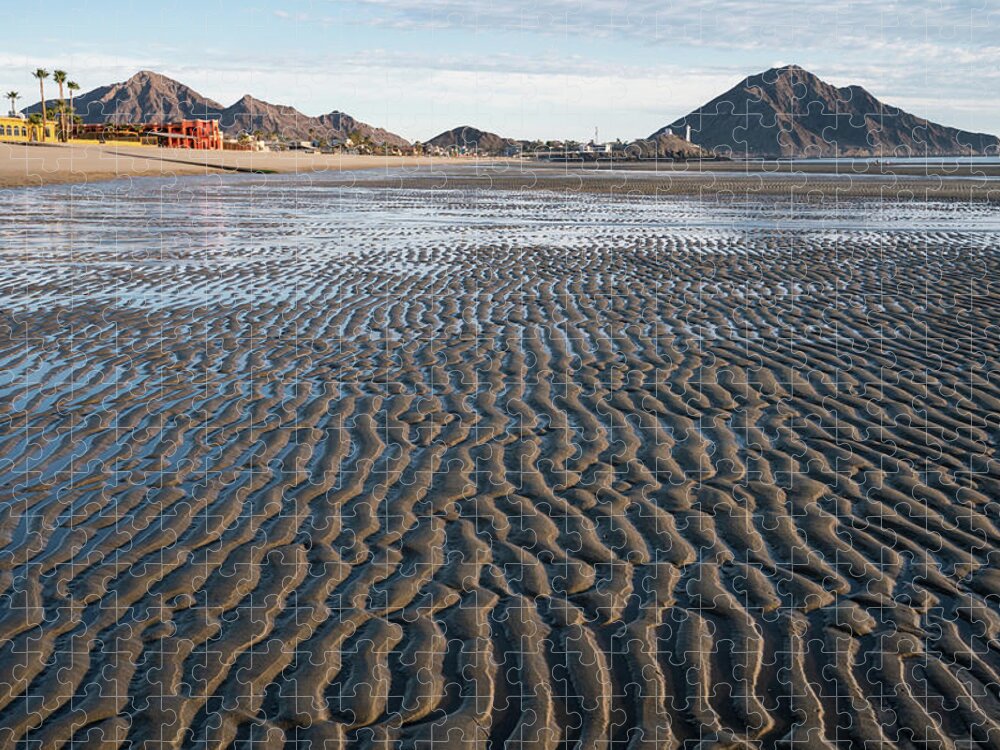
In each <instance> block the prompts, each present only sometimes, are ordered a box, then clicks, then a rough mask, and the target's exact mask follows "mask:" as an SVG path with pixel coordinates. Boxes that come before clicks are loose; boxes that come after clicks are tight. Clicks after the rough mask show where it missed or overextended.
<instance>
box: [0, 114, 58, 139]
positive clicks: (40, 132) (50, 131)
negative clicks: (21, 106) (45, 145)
mask: <svg viewBox="0 0 1000 750" xmlns="http://www.w3.org/2000/svg"><path fill="white" fill-rule="evenodd" d="M55 139H56V123H55V122H54V121H53V120H49V121H47V122H46V123H45V128H44V129H43V128H42V124H41V123H40V122H39V123H33V122H31V120H29V119H28V118H26V117H25V116H24V115H21V114H16V115H13V116H8V117H0V141H5V142H11V143H42V142H44V141H54V140H55Z"/></svg>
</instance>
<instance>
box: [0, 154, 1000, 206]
mask: <svg viewBox="0 0 1000 750" xmlns="http://www.w3.org/2000/svg"><path fill="white" fill-rule="evenodd" d="M254 173H256V174H258V175H261V176H262V177H263V178H265V179H266V176H267V175H272V174H273V175H299V176H305V177H309V178H310V179H315V180H318V181H323V182H324V183H328V184H330V185H334V184H339V185H343V186H350V185H354V184H357V183H358V182H359V181H363V183H364V184H365V185H368V186H371V187H407V188H413V189H440V188H445V187H451V188H460V189H468V190H510V191H523V190H551V191H557V192H567V191H568V192H590V193H599V194H605V195H628V194H641V195H649V196H657V195H663V196H667V195H687V196H702V195H704V196H740V195H743V196H750V197H753V196H779V197H780V196H788V197H792V198H794V199H802V200H808V199H839V198H874V199H880V200H881V199H886V200H952V201H956V200H957V201H989V202H997V201H998V200H1000V161H998V160H992V159H984V160H982V161H981V162H964V161H962V160H961V159H954V160H948V159H944V160H931V161H930V162H928V163H919V162H916V161H912V160H898V161H884V162H882V161H878V162H877V161H872V160H855V159H845V160H841V161H837V160H799V161H789V160H783V161H775V160H759V161H758V160H754V161H714V160H710V161H691V162H671V161H666V160H663V161H655V160H649V161H642V162H627V161H626V162H592V163H587V162H568V163H560V162H549V161H538V160H535V159H530V158H524V159H521V158H509V159H503V158H498V157H481V158H480V157H470V156H464V157H430V156H356V155H351V154H319V153H307V152H305V151H282V152H254V151H195V150H185V149H170V148H134V147H133V148H129V147H124V146H100V145H94V146H80V145H62V144H50V145H12V144H0V189H3V188H16V187H27V186H35V187H39V186H44V185H53V184H60V183H88V182H102V181H109V180H115V179H121V178H125V177H128V178H143V177H154V178H160V179H163V178H182V177H191V176H197V175H218V176H220V177H225V176H228V175H234V176H239V175H243V174H254ZM344 173H347V174H344Z"/></svg>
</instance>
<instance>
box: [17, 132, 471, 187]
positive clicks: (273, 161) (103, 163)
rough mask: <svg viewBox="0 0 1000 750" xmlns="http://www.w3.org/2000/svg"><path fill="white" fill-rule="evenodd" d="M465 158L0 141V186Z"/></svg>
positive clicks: (399, 165)
mask: <svg viewBox="0 0 1000 750" xmlns="http://www.w3.org/2000/svg"><path fill="white" fill-rule="evenodd" d="M468 162H469V160H468V159H464V158H463V159H458V158H450V157H430V156H428V157H422V156H417V157H414V156H356V155H352V154H318V153H307V152H305V151H280V152H256V151H197V150H189V149H177V148H144V147H128V146H104V145H100V144H97V143H95V144H94V145H77V144H72V145H65V144H44V145H41V144H36V145H21V144H10V143H0V189H3V188H15V187H40V186H44V185H56V184H61V183H87V182H103V181H108V180H116V179H121V178H126V177H156V178H170V177H187V176H192V175H210V174H216V175H225V174H239V173H253V172H258V173H272V172H274V173H288V174H308V173H311V172H331V171H332V172H338V171H343V170H377V169H392V170H407V169H413V168H433V167H438V166H447V165H452V166H454V165H463V164H468Z"/></svg>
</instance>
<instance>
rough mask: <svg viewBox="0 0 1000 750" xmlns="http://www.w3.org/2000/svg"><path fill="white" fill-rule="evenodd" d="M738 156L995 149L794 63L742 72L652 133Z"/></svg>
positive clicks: (992, 141)
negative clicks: (683, 136) (734, 81)
mask: <svg viewBox="0 0 1000 750" xmlns="http://www.w3.org/2000/svg"><path fill="white" fill-rule="evenodd" d="M687 125H690V126H691V140H692V141H693V142H694V143H696V144H698V145H699V146H702V147H704V148H706V149H710V150H713V151H715V152H716V153H721V154H727V155H728V154H732V155H734V156H742V155H744V154H747V155H752V156H795V157H804V156H880V157H881V156H909V155H912V156H924V155H932V156H946V155H964V156H968V155H970V154H973V153H974V154H983V153H985V152H986V151H987V150H989V151H990V152H995V151H996V150H997V149H998V147H1000V141H998V139H997V137H996V136H992V135H987V134H984V133H969V132H966V131H964V130H957V129H955V128H949V127H945V126H944V125H938V124H937V123H933V122H928V121H927V120H924V119H923V118H920V117H917V116H915V115H911V114H910V113H908V112H904V111H903V110H901V109H899V108H898V107H893V106H890V105H888V104H885V103H883V102H881V101H879V100H878V99H876V98H875V97H874V96H872V95H871V94H870V93H868V92H867V91H866V90H865V89H863V88H861V87H860V86H847V87H845V88H837V87H835V86H832V85H830V84H829V83H826V82H825V81H823V80H821V79H820V78H818V77H817V76H815V75H813V74H812V73H810V72H809V71H807V70H804V69H802V68H800V67H798V66H797V65H789V66H786V67H782V68H772V69H770V70H767V71H764V72H763V73H759V74H758V75H754V76H750V77H749V78H747V79H746V80H744V81H743V82H742V83H740V84H738V85H736V86H734V87H733V88H731V89H730V90H729V91H727V92H725V93H724V94H722V95H721V96H718V97H716V98H715V99H713V100H712V101H710V102H708V103H707V104H705V105H704V106H702V107H699V108H698V109H696V110H695V111H694V112H692V113H690V114H689V115H687V116H685V117H682V118H680V119H679V120H676V121H674V122H672V123H670V124H669V125H667V126H666V127H663V128H660V129H659V130H657V131H656V132H655V133H653V135H652V136H650V137H651V138H655V137H657V136H659V135H664V134H666V133H668V132H673V133H677V134H678V135H679V134H682V133H684V129H685V127H686V126H687Z"/></svg>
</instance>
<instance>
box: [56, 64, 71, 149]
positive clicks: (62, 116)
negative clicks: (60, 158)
mask: <svg viewBox="0 0 1000 750" xmlns="http://www.w3.org/2000/svg"><path fill="white" fill-rule="evenodd" d="M67 77H68V76H67V75H66V71H65V70H56V71H54V72H53V73H52V80H53V81H55V82H56V83H58V84H59V108H60V112H59V140H61V141H65V140H66V97H65V96H64V95H63V85H64V84H65V83H66V78H67Z"/></svg>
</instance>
